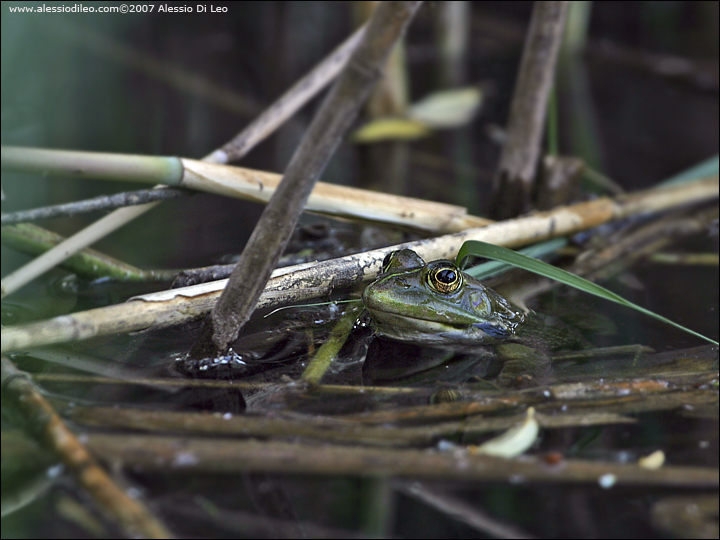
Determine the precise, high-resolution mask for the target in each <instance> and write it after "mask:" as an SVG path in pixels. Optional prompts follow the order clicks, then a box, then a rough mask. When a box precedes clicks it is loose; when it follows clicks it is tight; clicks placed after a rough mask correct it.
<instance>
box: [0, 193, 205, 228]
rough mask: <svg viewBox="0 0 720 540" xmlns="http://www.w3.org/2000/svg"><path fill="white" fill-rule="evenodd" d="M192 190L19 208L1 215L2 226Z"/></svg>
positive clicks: (156, 198) (102, 197)
mask: <svg viewBox="0 0 720 540" xmlns="http://www.w3.org/2000/svg"><path fill="white" fill-rule="evenodd" d="M193 193H194V192H192V191H188V190H185V189H173V188H168V189H140V190H137V191H126V192H124V193H116V194H114V195H101V196H99V197H94V198H92V199H85V200H84V201H74V202H71V203H65V204H56V205H53V206H43V207H42V208H33V209H32V210H20V211H19V212H11V213H9V214H3V215H2V221H1V222H0V223H1V224H2V225H3V226H5V225H13V224H15V223H25V222H27V221H38V220H41V219H50V218H56V217H65V216H76V215H78V214H85V213H88V212H99V211H104V210H113V209H115V208H120V207H124V206H136V205H138V204H145V203H151V202H154V201H165V200H167V199H176V198H178V197H183V196H186V195H192V194H193Z"/></svg>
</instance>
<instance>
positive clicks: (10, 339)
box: [1, 176, 718, 352]
mask: <svg viewBox="0 0 720 540" xmlns="http://www.w3.org/2000/svg"><path fill="white" fill-rule="evenodd" d="M717 197H718V181H717V176H714V177H709V178H704V179H701V180H697V181H693V182H689V183H686V184H681V185H676V186H667V187H661V188H654V189H650V190H647V191H642V192H636V193H631V194H628V195H624V196H622V197H619V198H617V199H614V200H613V199H608V198H601V199H596V200H594V201H589V202H584V203H578V204H574V205H570V206H566V207H561V208H556V209H555V210H552V211H550V212H539V213H537V214H532V215H529V216H525V217H521V218H517V219H512V220H507V221H503V222H499V223H495V224H493V225H488V226H487V227H482V228H477V229H468V230H466V231H463V232H460V233H455V234H450V235H445V236H441V237H437V238H430V239H426V240H419V241H416V242H407V243H405V244H400V245H396V246H389V247H386V248H382V249H376V250H372V251H366V252H363V253H356V254H354V255H348V256H346V257H341V258H338V259H331V260H329V261H323V262H320V263H318V264H316V265H313V266H308V265H302V267H298V266H294V267H287V268H283V269H282V271H284V272H287V273H285V274H283V275H281V276H280V275H278V276H277V277H275V278H273V279H271V280H270V281H269V282H268V284H267V287H266V288H265V291H264V293H263V295H262V296H261V298H260V300H259V302H258V305H257V307H270V306H276V305H280V304H282V303H286V302H291V301H304V300H309V299H310V298H319V297H323V296H325V295H327V294H329V293H330V292H332V291H333V290H336V289H341V288H343V287H351V286H353V285H357V284H359V283H361V282H365V281H368V280H370V279H373V278H374V277H375V276H377V274H378V272H379V271H380V267H381V266H382V260H383V259H384V257H385V256H386V255H387V254H388V253H390V252H391V251H393V250H396V249H403V248H408V249H414V250H415V251H417V253H418V255H420V256H421V257H422V258H423V259H425V260H426V261H431V260H435V259H453V258H454V257H455V255H456V254H457V252H458V250H459V249H460V246H462V244H463V242H464V241H465V240H480V241H484V242H490V243H494V244H498V245H501V246H505V247H510V248H516V247H521V246H523V245H527V244H531V243H537V242H541V241H543V240H548V239H550V238H557V237H559V236H567V235H569V234H574V233H576V232H580V231H583V230H587V229H590V228H592V227H597V226H598V225H602V224H603V223H607V222H609V221H611V220H614V219H623V218H626V217H628V216H632V215H637V214H641V213H645V212H656V211H660V210H665V209H668V208H673V207H676V206H679V205H683V204H693V203H697V202H699V201H704V200H710V199H715V198H717ZM300 268H302V269H300ZM224 286H225V281H217V282H212V283H209V284H203V285H193V286H192V287H185V288H182V289H173V290H170V291H164V292H162V293H155V294H152V295H143V296H139V297H136V298H135V300H134V301H130V302H127V303H124V304H120V305H115V306H108V307H104V308H98V309H94V310H90V311H85V312H79V313H74V314H72V315H65V316H62V317H57V318H55V319H49V320H46V321H39V322H34V323H28V324H23V325H17V326H8V327H5V328H3V332H2V338H1V339H2V351H3V352H5V351H13V350H22V349H25V348H29V347H39V346H42V345H49V344H53V343H65V342H68V341H79V340H83V339H89V338H91V337H94V336H99V335H106V334H112V333H118V332H130V331H137V330H146V329H149V328H154V329H160V328H166V327H168V326H173V325H175V324H179V323H181V322H184V321H189V320H192V319H194V318H197V317H200V316H202V315H204V314H206V313H207V312H208V311H210V310H211V309H212V306H213V305H214V303H215V302H216V301H217V298H218V296H219V291H220V290H222V288H223V287H224Z"/></svg>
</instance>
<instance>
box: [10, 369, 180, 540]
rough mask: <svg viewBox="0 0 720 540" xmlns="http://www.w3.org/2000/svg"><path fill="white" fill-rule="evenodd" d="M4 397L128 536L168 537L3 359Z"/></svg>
mask: <svg viewBox="0 0 720 540" xmlns="http://www.w3.org/2000/svg"><path fill="white" fill-rule="evenodd" d="M2 389H3V399H5V398H11V399H12V400H13V402H14V404H15V406H16V407H17V408H18V410H19V411H20V412H21V413H22V415H23V417H24V419H25V421H26V422H27V429H30V430H32V432H33V435H34V436H35V438H36V439H37V440H38V441H39V442H41V443H42V445H43V446H44V447H45V448H47V449H48V450H51V451H52V452H54V453H55V454H57V455H58V457H59V458H60V459H61V460H62V462H63V463H64V464H65V466H66V467H67V468H68V469H69V470H70V471H71V472H72V473H73V474H74V475H75V478H76V479H77V481H78V483H79V484H80V485H81V486H82V487H83V488H85V490H87V492H88V494H90V496H91V497H92V498H93V500H94V501H95V502H96V503H97V504H98V506H99V507H100V508H101V509H102V510H103V511H104V512H105V513H106V514H107V515H108V516H110V517H111V518H112V519H113V520H114V521H115V522H116V523H117V524H118V525H119V526H121V527H122V528H123V529H124V530H125V532H126V533H127V534H128V536H129V537H133V538H134V537H144V538H171V537H172V534H171V533H170V531H168V529H167V528H165V526H164V525H163V524H162V523H161V522H160V521H159V520H158V519H157V518H156V517H155V516H153V515H152V514H151V513H150V512H149V510H148V509H147V508H145V506H143V505H142V504H141V503H140V502H139V501H138V500H137V499H133V498H131V497H130V496H128V495H127V494H126V493H125V491H124V490H123V489H121V488H119V487H118V486H117V485H116V484H115V483H114V482H113V480H112V479H111V478H110V477H109V476H108V475H107V473H106V472H105V471H104V470H103V469H101V468H100V466H99V465H98V464H97V463H96V462H95V460H94V459H93V457H92V456H91V455H90V454H89V453H88V451H87V450H86V449H85V447H84V446H83V445H82V443H81V442H80V441H79V440H78V439H77V437H75V435H74V434H73V433H72V431H70V430H69V429H68V428H67V427H66V426H65V424H64V422H63V421H62V419H61V418H60V417H59V416H58V414H57V413H56V412H55V410H54V409H53V408H52V406H51V405H50V404H49V403H48V402H47V400H46V399H45V398H44V397H43V396H42V395H41V393H40V391H39V390H38V389H37V388H36V387H35V385H34V384H33V383H32V381H31V379H30V377H29V376H28V375H27V374H26V373H24V372H22V371H19V370H18V369H17V368H16V367H15V366H14V365H13V363H12V362H11V361H10V360H9V359H7V358H5V357H3V358H2Z"/></svg>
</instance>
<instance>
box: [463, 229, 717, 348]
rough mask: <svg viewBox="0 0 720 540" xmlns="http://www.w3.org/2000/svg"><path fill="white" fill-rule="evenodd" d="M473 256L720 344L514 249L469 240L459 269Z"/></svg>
mask: <svg viewBox="0 0 720 540" xmlns="http://www.w3.org/2000/svg"><path fill="white" fill-rule="evenodd" d="M469 256H475V257H485V258H488V259H493V260H496V261H502V262H505V263H508V264H511V265H513V266H517V267H518V268H522V269H524V270H528V271H530V272H534V273H535V274H538V275H541V276H544V277H547V278H550V279H554V280H555V281H559V282H560V283H564V284H565V285H570V286H571V287H575V288H576V289H579V290H581V291H585V292H587V293H590V294H592V295H595V296H598V297H600V298H604V299H605V300H610V301H611V302H615V303H617V304H621V305H623V306H626V307H629V308H632V309H634V310H636V311H639V312H640V313H643V314H645V315H648V316H650V317H653V318H654V319H657V320H659V321H662V322H664V323H666V324H669V325H672V326H674V327H675V328H678V329H680V330H683V331H684V332H687V333H689V334H692V335H694V336H696V337H699V338H701V339H703V340H705V341H709V342H710V343H713V344H714V345H718V342H717V341H715V340H713V339H710V338H708V337H706V336H704V335H702V334H700V333H698V332H695V331H694V330H690V329H689V328H686V327H684V326H682V325H680V324H678V323H676V322H673V321H671V320H670V319H667V318H665V317H663V316H662V315H658V314H657V313H653V312H652V311H650V310H648V309H645V308H644V307H641V306H638V305H637V304H633V303H632V302H630V301H629V300H626V299H625V298H623V297H622V296H620V295H618V294H615V293H614V292H612V291H609V290H607V289H606V288H604V287H601V286H600V285H598V284H597V283H593V282H592V281H588V280H586V279H584V278H581V277H580V276H576V275H575V274H571V273H570V272H567V271H565V270H562V269H560V268H557V267H555V266H552V265H550V264H547V263H544V262H542V261H539V260H537V259H533V258H531V257H527V256H525V255H522V254H520V253H517V252H515V251H512V250H510V249H507V248H504V247H501V246H496V245H494V244H488V243H487V242H481V241H478V240H468V241H466V242H465V243H464V244H463V245H462V247H461V248H460V251H459V252H458V256H457V259H456V260H457V261H458V266H460V267H461V268H462V263H463V262H464V259H465V258H466V257H469Z"/></svg>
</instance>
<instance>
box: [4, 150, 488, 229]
mask: <svg viewBox="0 0 720 540" xmlns="http://www.w3.org/2000/svg"><path fill="white" fill-rule="evenodd" d="M134 157H136V156H130V155H124V154H98V153H95V152H75V151H72V152H71V151H65V150H48V149H41V148H22V147H8V146H4V147H2V167H3V170H8V171H20V172H34V173H36V174H49V175H60V176H71V177H75V178H87V179H104V180H117V181H123V180H129V181H142V182H146V183H152V184H156V183H161V184H167V185H169V186H175V187H176V188H177V187H183V188H188V189H190V190H193V192H194V191H203V192H206V193H214V194H216V195H223V196H226V197H233V198H239V199H246V200H250V201H256V202H261V203H267V202H268V201H269V200H270V198H271V197H272V196H273V194H274V193H275V191H276V189H277V187H278V185H279V184H280V181H281V180H282V175H279V174H276V173H270V172H265V171H258V170H253V169H246V168H243V167H230V166H227V165H218V164H214V163H206V162H203V161H197V160H194V159H187V158H176V157H153V156H137V157H138V158H139V159H140V164H139V165H143V164H145V163H147V162H148V161H152V160H157V161H158V162H159V165H158V166H157V169H158V172H157V174H156V175H155V176H148V175H149V174H150V168H151V167H150V166H149V165H145V166H144V167H143V174H144V175H140V174H138V175H132V174H131V175H130V176H126V175H127V173H128V171H127V169H128V165H127V161H128V160H132V159H133V158H134ZM76 161H77V163H76ZM116 161H117V162H118V167H117V168H116V167H115V165H114V164H115V162H116ZM81 163H83V164H85V165H84V166H80V164H81ZM169 163H174V164H175V167H174V171H175V172H174V174H173V175H167V174H164V172H163V170H162V169H161V166H162V165H167V164H169ZM96 175H97V176H96ZM150 191H151V192H162V191H175V189H174V188H166V189H165V190H150ZM305 210H308V211H312V212H321V213H325V214H328V215H335V216H340V217H348V218H355V219H358V218H359V219H364V220H369V221H377V222H382V223H391V224H398V225H403V226H405V227H411V228H415V229H419V230H423V231H431V232H435V233H448V232H458V231H461V230H464V229H468V228H470V227H480V226H482V225H486V224H488V223H492V221H491V220H488V219H484V218H480V217H476V216H469V215H467V210H466V209H465V208H463V207H461V206H455V205H451V204H445V203H437V202H431V201H425V200H422V199H414V198H411V197H402V196H398V195H390V194H387V193H380V192H375V191H369V190H365V189H357V188H352V187H347V186H339V185H335V184H328V183H323V182H317V183H316V185H315V187H314V189H313V191H312V193H311V194H310V197H309V199H308V201H307V204H306V206H305Z"/></svg>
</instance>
